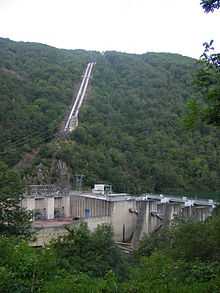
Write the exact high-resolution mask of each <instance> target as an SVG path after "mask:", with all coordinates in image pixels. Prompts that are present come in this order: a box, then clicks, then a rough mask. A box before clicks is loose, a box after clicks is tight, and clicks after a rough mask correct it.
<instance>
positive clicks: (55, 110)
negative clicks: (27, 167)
mask: <svg viewBox="0 0 220 293" xmlns="http://www.w3.org/2000/svg"><path fill="white" fill-rule="evenodd" d="M90 55H92V53H89V52H85V51H80V50H77V51H67V50H58V49H55V48H52V47H49V46H45V45H41V44H34V43H22V42H19V43H16V42H12V41H10V40H7V39H2V38H0V133H1V141H0V154H1V155H2V156H3V158H4V159H5V160H6V162H7V163H9V164H10V165H13V164H15V163H16V162H17V161H18V160H19V159H21V157H22V154H23V152H28V151H30V150H31V149H33V148H35V147H37V146H38V145H39V144H40V143H42V142H44V141H45V140H46V141H48V140H50V138H51V137H52V136H53V135H54V133H55V131H56V128H57V127H58V125H59V122H60V121H61V120H62V119H63V116H64V113H65V111H66V109H67V107H69V105H70V103H71V99H72V92H73V89H74V88H75V89H76V88H77V86H78V82H79V80H80V78H81V74H82V70H83V67H84V65H85V64H86V62H87V61H88V59H89V56H90Z"/></svg>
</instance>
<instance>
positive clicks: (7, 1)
mask: <svg viewBox="0 0 220 293" xmlns="http://www.w3.org/2000/svg"><path fill="white" fill-rule="evenodd" d="M219 28H220V11H216V12H215V13H213V14H210V15H207V14H205V13H204V12H203V11H202V8H201V7H200V0H167V1H165V0H157V1H156V0H62V1H61V0H0V37H8V38H10V39H13V40H17V41H20V40H22V41H32V42H40V43H45V44H48V45H52V46H55V47H58V48H67V49H88V50H98V51H106V50H117V51H124V52H129V53H144V52H148V51H154V52H172V53H180V54H183V55H187V56H192V57H199V56H200V55H201V53H202V43H203V42H204V41H208V40H210V39H214V40H215V48H216V50H217V51H220V34H219Z"/></svg>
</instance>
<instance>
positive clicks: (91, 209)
mask: <svg viewBox="0 0 220 293" xmlns="http://www.w3.org/2000/svg"><path fill="white" fill-rule="evenodd" d="M110 214H111V203H110V202H109V201H107V200H102V199H96V198H87V197H83V196H75V195H74V196H71V197H70V216H71V217H72V218H91V217H105V216H110Z"/></svg>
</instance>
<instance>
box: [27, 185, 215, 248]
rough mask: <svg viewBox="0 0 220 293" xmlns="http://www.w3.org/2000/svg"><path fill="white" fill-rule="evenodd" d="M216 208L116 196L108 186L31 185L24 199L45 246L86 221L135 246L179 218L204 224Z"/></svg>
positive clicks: (160, 198)
mask: <svg viewBox="0 0 220 293" xmlns="http://www.w3.org/2000/svg"><path fill="white" fill-rule="evenodd" d="M215 206H216V203H214V202H213V200H199V199H196V200H193V199H188V198H186V197H182V198H179V197H174V196H164V195H154V194H144V195H141V196H133V195H129V194H126V193H112V191H111V188H109V186H108V185H104V184H96V185H95V187H94V189H93V190H92V191H91V192H77V191H72V190H65V189H61V188H59V187H57V186H55V185H31V186H29V187H28V188H27V191H26V193H25V195H24V198H23V200H22V207H24V208H26V209H28V210H31V211H32V212H33V228H34V229H35V230H36V231H37V233H36V235H37V237H36V241H35V242H34V243H33V245H35V246H44V245H45V244H47V243H48V241H50V240H51V239H53V238H56V237H58V236H61V235H63V234H65V233H67V231H66V229H65V226H66V225H76V224H78V223H79V222H82V221H83V222H86V223H87V224H88V227H89V229H90V230H91V231H93V230H94V229H95V228H96V227H97V226H98V225H100V224H110V225H112V228H113V232H114V240H115V241H118V242H128V243H131V245H132V246H133V247H135V246H137V244H138V242H139V241H140V239H141V238H142V237H143V236H144V234H149V233H151V232H153V231H157V230H158V229H160V228H161V227H162V226H164V225H169V223H170V222H171V221H172V220H174V219H175V218H176V217H183V218H193V219H195V220H198V221H204V220H205V219H207V217H209V216H210V215H211V214H212V211H213V209H214V208H215Z"/></svg>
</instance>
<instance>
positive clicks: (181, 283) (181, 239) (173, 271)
mask: <svg viewBox="0 0 220 293" xmlns="http://www.w3.org/2000/svg"><path fill="white" fill-rule="evenodd" d="M219 217H220V216H219V213H216V215H214V216H213V217H212V218H209V219H208V220H207V221H206V222H204V223H201V222H200V223H198V222H197V223H196V222H181V221H180V222H177V223H173V224H172V225H171V226H170V228H164V229H162V230H161V231H160V232H159V233H155V234H152V235H150V236H148V237H145V239H143V241H142V243H141V245H140V248H139V249H138V250H137V251H135V252H134V254H132V255H124V254H123V253H122V252H121V251H120V249H119V248H118V247H117V246H116V244H115V243H114V241H113V240H112V230H111V227H110V226H105V225H104V226H98V228H97V229H96V230H95V231H94V232H90V231H89V230H88V228H87V226H86V225H85V224H83V223H82V224H80V225H79V226H74V227H73V228H70V229H69V233H68V234H67V235H66V236H64V237H62V238H59V239H58V240H56V241H53V242H52V243H50V244H49V245H48V246H47V247H45V248H39V249H36V248H33V247H30V246H29V245H28V243H27V242H26V241H25V240H19V239H18V238H13V237H9V238H7V237H4V236H0V256H1V257H0V291H1V292H2V293H25V292H28V293H29V292H33V293H39V292H40V293H41V292H43V293H50V292H51V293H60V292H65V293H72V292H74V293H101V292H103V293H104V292H105V293H108V292H109V293H110V292H112V293H113V292H115V293H117V292H120V293H128V292H130V293H148V292H149V293H164V292H167V293H168V292H169V293H172V292H181V293H189V292H193V293H203V292H204V293H209V292H210V293H215V292H216V293H217V292H219V290H220V265H219V261H220V250H219V247H220V233H219V231H220V230H219V228H220V227H219V223H220V220H219Z"/></svg>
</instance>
